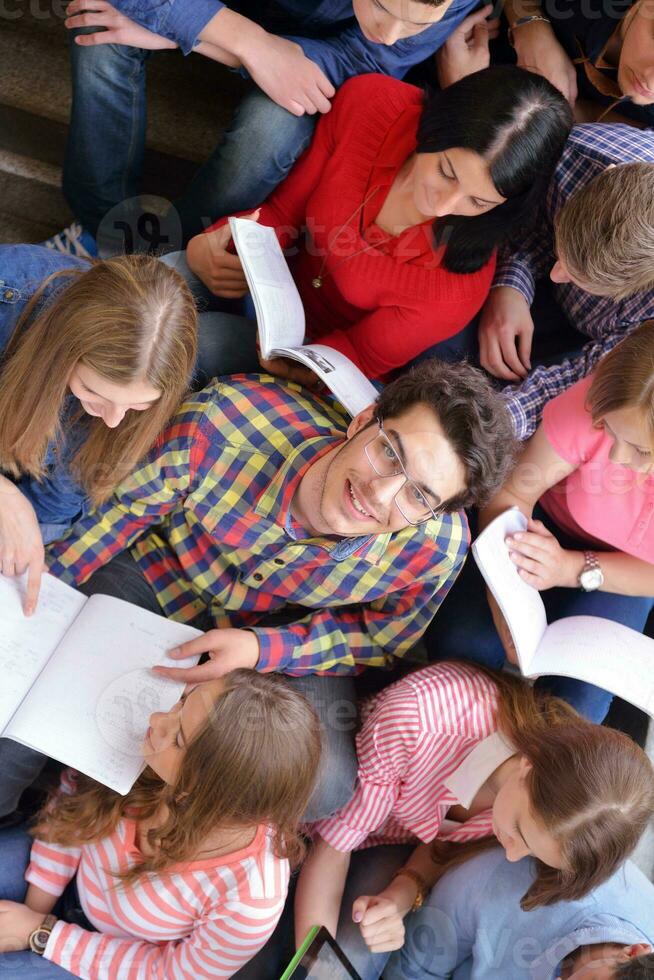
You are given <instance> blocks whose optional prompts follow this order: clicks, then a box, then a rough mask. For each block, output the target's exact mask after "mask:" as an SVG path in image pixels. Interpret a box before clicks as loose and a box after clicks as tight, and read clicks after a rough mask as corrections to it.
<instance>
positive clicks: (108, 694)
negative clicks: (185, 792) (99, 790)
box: [6, 595, 201, 794]
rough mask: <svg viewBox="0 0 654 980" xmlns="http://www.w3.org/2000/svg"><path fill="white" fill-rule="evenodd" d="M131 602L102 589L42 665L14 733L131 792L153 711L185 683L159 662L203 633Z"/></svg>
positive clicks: (15, 719)
mask: <svg viewBox="0 0 654 980" xmlns="http://www.w3.org/2000/svg"><path fill="white" fill-rule="evenodd" d="M200 633H201V631H200V630H196V629H193V628H192V627H190V626H185V625H183V624H182V623H174V622H173V621H172V620H169V619H166V618H165V617H164V616H157V615H156V614H155V613H151V612H148V611H146V610H145V609H140V608H139V607H138V606H134V605H132V604H131V603H128V602H123V601H122V600H120V599H112V598H109V597H108V596H102V595H95V596H92V597H91V598H90V599H89V600H88V601H87V603H86V606H85V607H84V610H83V611H82V612H81V613H80V615H79V616H78V617H77V619H76V621H75V622H74V624H73V625H72V627H71V628H70V629H69V630H68V633H67V634H66V636H65V637H64V638H63V639H62V641H61V643H60V644H59V647H58V649H57V651H56V653H55V654H54V655H53V656H52V657H51V659H50V661H49V663H48V664H47V665H46V667H45V668H44V669H43V671H42V672H41V675H40V676H39V678H38V680H37V682H36V683H35V684H34V686H33V688H32V690H31V691H30V693H29V695H28V696H27V697H26V698H25V700H24V701H23V704H22V705H21V708H20V711H18V712H17V713H16V714H15V715H14V717H13V719H12V720H11V722H10V724H9V726H8V728H7V732H6V734H7V735H8V736H9V737H10V738H14V739H16V740H17V741H19V742H23V743H24V744H26V745H29V746H31V747H32V748H35V749H38V750H39V751H41V752H46V753H47V754H48V755H50V756H52V757H53V758H55V759H58V760H59V762H63V763H64V764H65V765H68V766H72V767H73V768H74V769H79V770H81V771H82V772H84V773H86V775H87V776H91V777H92V778H93V779H97V780H98V782H101V783H104V784H105V785H106V786H110V787H111V788H112V789H114V790H116V791H117V792H118V793H122V794H125V793H127V792H128V791H129V790H130V788H131V787H132V785H133V783H134V782H135V780H136V779H137V777H138V776H139V774H140V772H141V770H142V769H143V758H142V756H141V744H142V742H143V738H144V736H145V733H146V731H147V728H148V724H149V717H150V715H151V714H152V712H153V711H168V710H169V709H170V708H171V707H172V706H173V705H174V704H175V703H176V702H177V701H178V700H179V697H180V695H181V694H182V691H183V690H184V685H183V684H182V683H176V682H174V681H169V680H165V679H163V678H161V677H157V676H156V675H155V674H153V673H152V672H151V671H150V670H149V668H150V667H152V666H154V665H155V664H165V663H168V664H169V665H170V666H191V665H192V664H193V663H194V662H196V661H197V659H198V658H197V657H195V658H193V659H190V660H185V661H181V662H173V661H171V660H170V659H169V658H167V657H166V653H167V651H168V650H171V649H172V648H173V647H176V646H179V644H180V643H184V642H185V641H187V640H191V639H193V638H194V637H195V636H199V635H200Z"/></svg>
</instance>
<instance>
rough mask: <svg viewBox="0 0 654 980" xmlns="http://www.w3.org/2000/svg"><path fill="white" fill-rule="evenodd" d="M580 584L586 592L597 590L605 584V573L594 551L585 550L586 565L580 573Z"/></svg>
mask: <svg viewBox="0 0 654 980" xmlns="http://www.w3.org/2000/svg"><path fill="white" fill-rule="evenodd" d="M579 585H580V586H581V588H582V589H583V590H584V592H595V590H596V589H601V587H602V586H603V585H604V573H603V572H602V568H601V566H600V563H599V561H598V560H597V555H596V554H595V553H594V552H593V551H584V567H583V568H582V570H581V572H580V574H579Z"/></svg>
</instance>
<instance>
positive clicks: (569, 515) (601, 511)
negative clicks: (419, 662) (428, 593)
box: [434, 321, 654, 722]
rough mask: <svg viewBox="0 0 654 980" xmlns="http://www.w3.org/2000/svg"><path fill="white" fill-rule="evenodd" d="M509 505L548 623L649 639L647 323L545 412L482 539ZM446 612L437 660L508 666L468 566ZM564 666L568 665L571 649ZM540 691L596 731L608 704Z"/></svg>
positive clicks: (653, 394) (517, 554)
mask: <svg viewBox="0 0 654 980" xmlns="http://www.w3.org/2000/svg"><path fill="white" fill-rule="evenodd" d="M509 507H518V508H519V509H520V510H521V511H522V513H523V514H524V515H525V517H526V518H528V522H529V523H528V526H527V530H526V531H524V532H522V533H519V534H515V535H513V536H511V537H509V538H507V541H506V545H507V548H508V549H509V553H510V556H511V559H512V561H513V562H514V564H515V566H516V569H517V572H518V574H519V575H520V577H521V578H522V579H523V581H524V582H526V583H527V584H528V585H531V586H533V588H535V589H538V590H539V591H540V592H541V593H542V598H543V602H544V604H545V610H546V612H547V619H548V622H553V621H555V620H559V619H565V618H566V617H568V616H599V617H602V618H604V619H610V620H612V621H614V622H618V623H622V624H623V625H625V626H629V627H631V628H632V629H634V630H637V631H638V632H642V631H643V630H644V628H645V625H646V623H647V619H648V616H649V614H650V612H651V610H652V608H653V607H654V534H653V533H652V532H653V530H654V522H653V518H654V321H648V322H645V323H643V324H641V325H640V326H639V327H637V328H636V329H635V330H634V331H633V332H632V333H630V334H629V335H628V336H627V337H626V338H625V339H624V340H622V341H621V342H620V343H619V344H618V345H617V346H616V347H614V348H613V350H612V351H610V352H609V353H608V354H606V355H605V357H604V358H603V359H602V360H601V361H600V363H599V364H598V366H597V368H596V369H595V371H593V372H592V373H591V374H589V375H588V376H587V377H586V378H583V379H582V380H581V381H578V382H577V383H576V384H574V385H573V386H572V387H571V388H569V389H568V390H567V391H565V392H563V394H561V395H557V397H556V398H553V399H552V400H551V401H550V402H548V404H547V405H546V406H545V410H544V413H543V421H542V422H541V424H540V425H539V427H538V429H537V430H536V432H535V433H534V435H533V436H532V437H531V439H529V441H528V442H526V443H525V444H524V448H523V450H522V454H521V456H520V458H519V460H518V463H517V465H516V467H515V469H514V470H513V472H512V473H511V474H510V476H509V478H508V480H507V481H506V483H505V484H504V486H503V487H502V489H501V490H500V491H499V492H498V493H497V494H496V495H495V496H494V497H493V499H492V500H491V501H490V502H489V503H488V504H487V505H486V507H484V509H483V510H482V511H481V513H480V515H479V527H480V529H482V528H483V527H485V526H486V525H487V524H488V523H490V521H491V520H493V518H495V517H496V516H497V515H498V514H500V513H502V512H503V511H505V510H506V509H507V508H509ZM442 612H443V615H441V614H439V620H438V646H436V643H434V653H435V654H437V655H439V656H440V657H442V658H443V659H445V658H447V657H448V656H449V657H452V656H456V655H457V651H460V650H461V649H465V650H469V651H470V658H471V659H475V660H478V661H481V662H483V663H486V664H488V665H489V666H498V667H499V666H501V664H502V663H503V662H504V659H505V658H508V659H509V660H511V661H515V657H516V655H515V651H514V649H513V645H512V642H511V638H510V635H509V632H508V629H507V627H506V625H505V623H504V620H503V618H502V615H501V613H500V611H499V609H498V608H497V606H496V604H495V602H494V600H493V599H492V597H491V596H490V595H489V596H488V598H487V596H486V590H485V588H484V585H483V581H482V579H481V575H480V573H479V572H478V570H477V569H476V568H475V566H474V563H471V565H469V566H468V567H466V568H464V570H463V572H462V575H461V576H460V578H459V579H458V580H457V582H456V583H455V585H454V588H453V589H452V592H451V593H450V595H449V596H448V604H447V608H446V609H445V610H443V611H442ZM435 635H436V634H435ZM462 644H464V646H462ZM437 651H438V652H437ZM569 656H570V661H571V663H573V662H574V656H575V651H574V649H571V650H570V651H569ZM616 657H619V653H617V652H616ZM537 683H538V685H540V686H546V687H547V689H548V690H550V691H551V692H552V693H554V694H557V695H558V696H559V697H562V698H565V700H567V701H569V702H570V703H571V704H572V705H573V706H574V707H575V708H576V709H577V710H578V711H579V712H580V713H581V714H583V715H585V716H586V717H587V718H589V719H590V720H591V721H595V722H601V721H602V720H603V719H604V717H605V716H606V713H607V711H608V710H609V706H610V704H611V699H612V695H611V694H610V692H608V691H605V690H604V689H602V688H600V687H596V686H595V685H593V684H587V683H586V682H584V681H580V680H576V679H575V678H572V677H570V678H565V677H547V678H540V679H539V681H538V682H537Z"/></svg>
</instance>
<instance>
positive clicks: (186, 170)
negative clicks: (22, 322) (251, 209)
mask: <svg viewBox="0 0 654 980" xmlns="http://www.w3.org/2000/svg"><path fill="white" fill-rule="evenodd" d="M9 7H11V8H12V9H11V10H9V9H5V8H9ZM64 7H65V4H64V3H63V2H62V0H15V2H12V4H4V5H3V9H2V10H0V242H35V241H40V240H42V239H44V238H47V237H48V236H49V235H51V234H53V233H54V232H56V231H59V230H60V229H61V228H63V227H64V226H66V225H67V224H69V223H70V221H71V220H72V215H71V213H70V211H69V209H68V207H67V205H66V202H65V201H64V198H63V196H62V194H61V191H60V186H61V164H62V160H63V155H64V148H65V143H66V135H67V129H68V119H69V115H70V102H71V93H70V70H69V64H68V43H67V31H66V29H65V27H64V26H63V11H64ZM244 85H245V83H244V82H243V80H242V79H241V78H240V76H238V75H235V74H234V73H233V72H230V71H228V70H227V69H225V68H223V67H222V66H221V65H218V64H215V63H212V62H210V61H208V60H207V59H206V58H202V57H200V56H198V55H191V56H190V57H188V58H184V57H183V56H182V55H181V54H180V53H179V52H177V51H162V52H155V53H153V56H152V59H151V65H150V69H149V72H148V140H147V143H148V151H147V154H146V161H145V173H144V184H143V190H144V191H145V192H149V193H153V194H160V195H162V196H164V197H168V198H171V197H174V196H175V195H177V194H178V193H179V192H180V191H181V189H182V188H183V187H184V186H185V184H186V183H187V181H188V180H189V179H190V177H191V175H192V174H193V172H194V170H195V168H196V166H197V164H198V163H200V162H201V161H203V160H204V159H206V157H207V156H208V155H209V153H210V151H211V149H212V148H213V146H214V145H215V143H216V141H217V139H218V137H219V135H220V132H221V131H222V129H223V127H224V126H225V123H226V122H227V120H228V119H229V117H230V115H231V111H232V108H233V106H234V104H235V102H236V100H237V99H238V97H239V95H240V93H241V92H242V91H243V88H244Z"/></svg>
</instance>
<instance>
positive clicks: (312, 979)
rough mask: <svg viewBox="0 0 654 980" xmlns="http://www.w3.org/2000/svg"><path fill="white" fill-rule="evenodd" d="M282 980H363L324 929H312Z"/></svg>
mask: <svg viewBox="0 0 654 980" xmlns="http://www.w3.org/2000/svg"><path fill="white" fill-rule="evenodd" d="M280 980H361V977H360V976H359V974H358V973H357V971H356V970H355V969H354V967H353V966H352V964H351V963H350V961H349V960H348V958H347V956H346V955H345V953H344V952H343V950H342V949H340V947H339V946H338V944H337V943H336V941H335V940H334V939H332V937H331V935H330V933H329V932H328V931H327V929H325V927H324V926H313V928H312V929H310V930H309V934H308V936H307V937H306V939H305V940H304V942H303V943H302V945H301V946H300V948H299V949H298V951H297V953H296V954H295V956H294V957H293V959H292V961H291V963H289V965H288V968H287V969H286V970H285V971H284V973H283V974H282V975H281V977H280Z"/></svg>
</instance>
